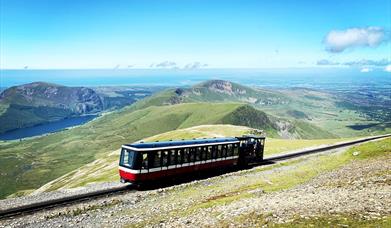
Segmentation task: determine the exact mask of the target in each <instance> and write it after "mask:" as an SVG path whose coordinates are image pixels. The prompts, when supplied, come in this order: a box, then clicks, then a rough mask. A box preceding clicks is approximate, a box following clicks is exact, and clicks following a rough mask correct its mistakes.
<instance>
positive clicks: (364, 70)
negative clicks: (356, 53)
mask: <svg viewBox="0 0 391 228" xmlns="http://www.w3.org/2000/svg"><path fill="white" fill-rule="evenodd" d="M371 71H372V69H371V68H368V67H364V68H361V70H360V72H361V73H368V72H371Z"/></svg>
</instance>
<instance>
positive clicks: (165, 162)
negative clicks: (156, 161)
mask: <svg viewBox="0 0 391 228" xmlns="http://www.w3.org/2000/svg"><path fill="white" fill-rule="evenodd" d="M162 166H163V167H164V166H168V151H167V150H165V151H162Z"/></svg>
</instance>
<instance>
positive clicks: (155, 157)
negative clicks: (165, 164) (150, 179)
mask: <svg viewBox="0 0 391 228" xmlns="http://www.w3.org/2000/svg"><path fill="white" fill-rule="evenodd" d="M148 159H149V162H148V163H149V168H150V169H151V168H157V167H160V159H161V151H150V152H149V153H148Z"/></svg>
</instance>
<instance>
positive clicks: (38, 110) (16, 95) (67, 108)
mask: <svg viewBox="0 0 391 228" xmlns="http://www.w3.org/2000/svg"><path fill="white" fill-rule="evenodd" d="M103 108H104V107H103V102H102V99H101V98H100V96H99V95H98V94H97V93H96V92H95V91H94V90H92V89H90V88H86V87H66V86H61V85H56V84H50V83H45V82H34V83H30V84H25V85H20V86H14V87H11V88H8V89H6V90H4V91H3V92H2V93H1V94H0V133H1V132H5V131H8V130H12V129H15V128H23V127H29V126H33V125H36V124H40V123H45V122H49V121H55V120H60V119H64V118H68V117H72V116H79V115H84V114H91V113H97V112H100V111H102V110H103Z"/></svg>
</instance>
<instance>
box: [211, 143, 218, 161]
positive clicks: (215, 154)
mask: <svg viewBox="0 0 391 228" xmlns="http://www.w3.org/2000/svg"><path fill="white" fill-rule="evenodd" d="M216 158H217V146H212V159H216Z"/></svg>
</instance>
